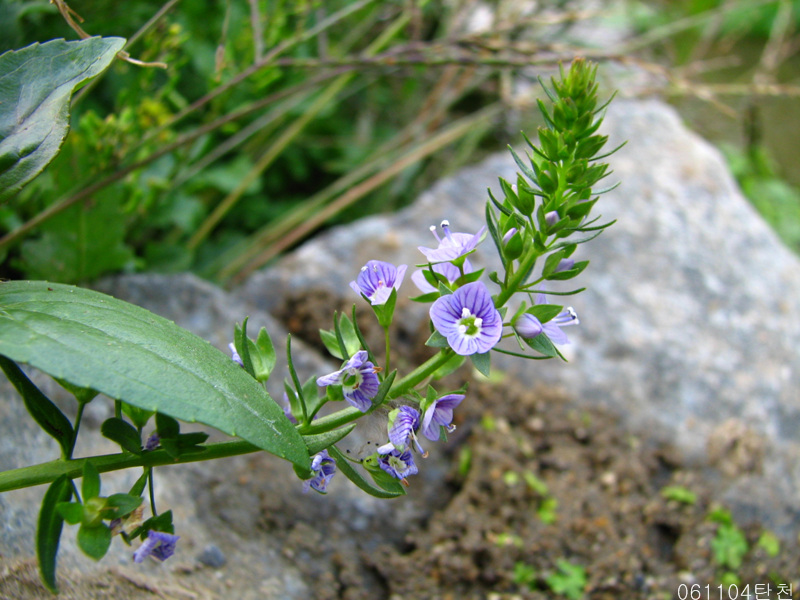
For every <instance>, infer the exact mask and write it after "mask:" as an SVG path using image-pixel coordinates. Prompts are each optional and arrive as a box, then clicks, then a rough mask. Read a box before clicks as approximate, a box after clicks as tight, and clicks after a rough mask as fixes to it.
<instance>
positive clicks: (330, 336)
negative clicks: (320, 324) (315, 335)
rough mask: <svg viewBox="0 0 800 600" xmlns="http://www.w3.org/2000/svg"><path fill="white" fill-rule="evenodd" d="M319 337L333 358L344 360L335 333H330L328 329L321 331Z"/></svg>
mask: <svg viewBox="0 0 800 600" xmlns="http://www.w3.org/2000/svg"><path fill="white" fill-rule="evenodd" d="M319 337H320V339H321V340H322V343H323V344H325V347H326V348H327V349H328V352H329V353H330V354H331V356H333V357H335V358H338V359H339V360H343V358H342V351H341V350H340V349H339V341H338V340H337V339H336V334H335V333H334V332H332V331H328V330H327V329H320V330H319Z"/></svg>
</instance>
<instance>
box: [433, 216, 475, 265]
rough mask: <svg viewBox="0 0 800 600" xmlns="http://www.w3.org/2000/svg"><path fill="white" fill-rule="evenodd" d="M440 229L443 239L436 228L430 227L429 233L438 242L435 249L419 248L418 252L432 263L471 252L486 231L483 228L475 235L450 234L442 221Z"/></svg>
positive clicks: (446, 260)
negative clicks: (442, 231) (442, 232)
mask: <svg viewBox="0 0 800 600" xmlns="http://www.w3.org/2000/svg"><path fill="white" fill-rule="evenodd" d="M441 227H442V229H443V230H444V237H443V238H440V237H439V235H438V234H437V233H436V227H435V226H433V225H432V226H431V232H432V233H433V235H434V237H435V238H436V241H437V242H439V245H438V246H437V247H436V248H426V247H424V246H419V251H420V252H422V253H423V254H424V255H425V258H427V259H428V261H429V262H432V263H439V262H448V261H451V260H455V259H456V258H458V257H460V256H464V255H465V254H467V253H469V252H472V251H473V250H474V249H475V247H476V246H477V245H478V243H479V242H480V241H481V238H482V237H483V234H484V232H485V231H486V226H483V227H481V228H480V230H479V231H478V233H476V234H471V233H456V232H452V231H450V223H449V222H448V221H442V225H441Z"/></svg>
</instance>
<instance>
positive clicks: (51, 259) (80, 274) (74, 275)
mask: <svg viewBox="0 0 800 600" xmlns="http://www.w3.org/2000/svg"><path fill="white" fill-rule="evenodd" d="M123 202H124V200H123V198H122V197H121V196H120V192H119V190H118V189H117V188H113V187H110V188H106V189H104V190H102V191H100V192H98V193H96V194H94V195H93V197H92V202H85V203H78V204H76V205H74V206H71V207H70V208H68V209H66V210H64V211H62V212H60V213H58V214H56V215H54V216H53V217H51V218H50V219H48V220H47V221H45V222H44V223H42V225H41V226H40V228H39V230H40V233H41V235H40V236H37V237H35V238H31V239H27V240H25V241H24V242H23V244H22V246H21V247H20V259H19V260H18V261H14V263H13V264H14V265H15V266H17V267H18V268H20V269H23V270H24V272H25V273H26V276H27V277H28V279H50V280H56V281H60V282H62V283H77V282H80V281H86V280H90V279H95V278H96V277H98V276H99V275H101V274H102V273H107V272H109V271H116V270H120V269H122V268H124V267H125V266H126V265H129V264H130V263H131V261H133V251H132V250H131V248H130V247H128V246H127V245H126V244H125V237H126V227H127V224H126V221H127V219H126V215H125V209H124V205H123Z"/></svg>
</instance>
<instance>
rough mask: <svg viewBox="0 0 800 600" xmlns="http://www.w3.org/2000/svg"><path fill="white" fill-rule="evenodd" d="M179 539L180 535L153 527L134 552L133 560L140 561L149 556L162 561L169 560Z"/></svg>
mask: <svg viewBox="0 0 800 600" xmlns="http://www.w3.org/2000/svg"><path fill="white" fill-rule="evenodd" d="M179 539H180V536H179V535H172V534H171V533H165V532H163V531H153V530H152V529H151V530H150V531H148V532H147V539H146V540H145V541H144V542H142V545H141V546H139V548H138V550H136V552H134V553H133V562H135V563H140V562H142V561H143V560H144V559H145V558H147V557H148V556H152V557H153V558H157V559H158V560H161V561H164V560H167V559H168V558H169V557H170V556H172V555H173V554H174V553H175V544H176V543H177V542H178V540H179Z"/></svg>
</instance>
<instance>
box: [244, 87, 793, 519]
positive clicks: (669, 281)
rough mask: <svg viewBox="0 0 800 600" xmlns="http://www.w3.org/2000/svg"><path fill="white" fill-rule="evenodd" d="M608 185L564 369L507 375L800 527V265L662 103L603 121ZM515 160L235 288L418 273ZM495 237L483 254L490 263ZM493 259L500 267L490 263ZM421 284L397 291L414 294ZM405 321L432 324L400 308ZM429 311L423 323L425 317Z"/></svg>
mask: <svg viewBox="0 0 800 600" xmlns="http://www.w3.org/2000/svg"><path fill="white" fill-rule="evenodd" d="M604 128H605V132H606V133H607V134H608V135H609V136H610V146H611V147H613V146H616V145H618V144H620V143H622V142H623V141H626V140H627V142H628V144H627V145H626V146H625V147H624V148H623V149H621V150H620V151H619V152H618V153H617V154H615V155H613V156H612V157H611V158H610V162H611V164H612V168H613V169H614V174H613V175H612V176H611V181H612V182H614V181H621V182H622V185H621V186H620V187H619V188H618V189H616V190H614V191H613V192H611V193H609V194H607V195H604V196H603V197H602V198H601V200H600V202H599V203H598V212H599V213H601V214H602V215H603V216H604V217H605V219H616V220H617V223H616V224H615V225H614V226H613V227H612V228H610V229H609V230H607V231H606V232H605V233H604V234H603V235H602V236H601V237H600V238H599V239H596V240H594V241H592V242H591V243H589V244H586V245H584V246H581V247H580V249H579V251H578V252H579V256H580V258H589V259H591V261H592V264H591V265H590V267H589V269H588V271H587V272H585V273H584V274H583V275H582V276H581V278H580V279H579V280H577V283H578V284H579V285H581V286H586V287H587V288H588V289H587V291H586V292H585V293H583V294H581V295H579V296H577V297H575V298H574V299H573V300H572V301H571V302H572V304H573V305H574V307H575V308H576V310H577V311H578V313H579V315H580V317H581V325H580V327H578V328H573V329H571V330H569V335H570V338H571V339H572V340H573V343H572V344H571V346H568V347H566V350H568V356H569V357H570V362H569V363H568V364H560V363H557V362H555V361H550V362H548V363H546V364H542V363H533V364H531V363H527V362H522V361H518V360H508V359H507V357H498V360H497V361H496V363H495V364H496V365H497V366H499V367H500V368H501V369H506V370H508V372H509V374H510V376H513V377H518V378H520V379H521V380H523V381H526V382H529V383H531V384H534V383H542V382H546V383H549V384H551V385H558V386H562V387H563V388H564V389H565V390H566V391H567V392H568V393H569V394H570V395H572V396H574V397H576V398H577V399H578V401H580V402H586V403H590V404H599V405H603V406H606V407H609V408H612V409H613V410H615V411H616V412H618V414H619V415H620V418H622V419H625V420H627V422H628V423H629V424H630V425H631V426H632V427H635V428H637V429H639V430H642V429H643V428H646V429H647V430H648V431H649V433H650V435H652V436H654V437H656V438H660V439H663V440H671V441H674V442H675V443H676V444H677V445H678V446H679V447H680V448H681V449H683V450H684V451H685V453H686V455H687V456H688V457H690V458H697V459H709V460H711V461H712V462H714V463H715V464H717V465H718V466H719V467H720V468H721V470H722V472H724V473H727V474H729V475H735V477H734V478H733V479H732V480H731V483H730V493H729V494H728V500H729V501H730V502H731V503H732V504H734V505H735V508H736V509H737V511H738V513H739V515H740V516H748V515H749V514H751V513H754V514H756V515H758V516H760V517H761V518H764V519H766V520H767V522H768V523H770V524H772V525H773V526H775V527H777V528H779V529H780V528H783V527H785V526H791V527H793V528H795V529H796V528H797V527H798V526H800V518H798V515H800V513H798V511H797V509H796V508H795V507H797V506H800V393H799V392H798V387H797V384H798V381H799V380H800V353H799V352H798V348H800V319H799V318H798V317H797V315H798V314H800V262H799V261H798V259H797V257H796V256H794V255H793V254H791V253H790V252H789V251H788V250H787V249H786V248H785V247H784V246H783V245H782V244H781V242H780V241H779V240H778V239H777V237H776V236H775V235H774V233H773V232H772V231H771V230H770V228H769V227H768V226H767V225H766V224H765V223H764V221H763V220H762V219H761V218H760V217H759V216H758V215H757V214H756V213H755V212H754V210H753V209H752V208H751V206H750V205H749V203H748V202H747V201H746V199H745V198H743V196H742V194H741V192H740V191H739V190H738V188H737V186H736V185H735V182H734V181H733V180H732V178H731V175H730V174H729V172H728V170H727V168H726V165H725V163H724V161H723V158H722V157H721V155H720V153H719V152H718V151H717V150H715V149H714V148H713V147H712V146H710V145H709V144H708V143H706V142H705V141H704V140H702V139H700V138H699V137H698V136H697V135H695V134H693V133H692V132H690V131H688V130H687V129H686V128H685V127H684V126H683V125H682V123H681V121H680V118H679V117H678V115H677V114H676V113H675V112H674V111H673V110H672V109H671V108H670V107H668V106H666V105H664V104H663V103H661V102H658V101H633V100H617V101H615V102H614V103H612V105H611V107H610V109H609V111H608V114H607V117H606V121H605V124H604ZM515 171H516V166H515V165H514V163H513V161H512V160H511V158H510V157H509V156H508V155H507V154H500V155H496V156H493V157H491V158H489V159H488V160H486V161H484V162H483V163H482V164H480V165H478V166H475V167H473V168H468V169H464V170H462V171H460V172H459V173H458V174H456V175H455V176H453V177H450V178H448V179H445V180H443V181H440V182H438V183H437V184H436V185H434V186H433V187H432V188H431V189H430V190H429V191H427V192H426V193H424V194H423V195H422V196H421V197H420V199H419V200H418V201H417V202H416V203H415V204H413V205H412V206H410V207H408V208H407V209H406V210H403V211H401V212H400V213H398V214H396V215H390V216H376V217H370V218H367V219H363V220H361V221H359V222H356V223H353V224H351V225H348V226H345V227H337V228H334V229H332V230H330V231H328V232H326V233H325V234H323V235H320V236H318V237H316V238H315V239H313V240H311V241H310V242H308V243H306V244H304V245H303V246H302V247H301V248H299V249H298V250H296V251H295V252H294V253H292V254H291V255H289V256H287V257H285V258H284V259H283V260H282V261H280V262H279V264H278V265H277V266H275V267H273V268H270V269H267V270H265V271H263V272H261V273H259V274H257V275H255V276H253V277H252V278H251V279H250V280H249V281H248V282H247V283H246V284H245V285H244V286H243V287H242V289H241V291H240V295H241V296H242V298H243V299H244V300H245V301H247V302H249V303H250V304H251V305H253V306H259V307H263V308H266V309H267V310H271V309H274V308H276V307H277V305H278V304H280V302H281V297H280V296H275V295H274V294H271V293H270V292H269V291H268V290H275V289H282V290H285V291H286V292H285V293H291V292H292V291H293V290H294V291H297V290H309V289H323V290H327V291H328V292H332V293H334V294H339V295H342V296H346V297H349V298H352V299H353V300H355V296H354V295H353V294H352V293H351V292H350V290H349V288H348V287H347V282H349V281H350V280H352V279H354V277H355V275H356V273H357V271H358V268H359V267H360V266H361V265H363V264H364V263H365V262H366V261H367V260H369V259H380V260H387V261H390V262H394V263H396V264H397V263H405V264H409V265H413V264H415V263H418V262H420V261H421V259H422V256H421V254H419V253H418V251H417V250H416V247H417V246H418V245H426V246H427V245H431V244H432V243H433V239H432V238H431V237H430V234H429V232H428V227H429V226H430V225H431V224H436V223H438V222H439V221H440V220H441V219H443V218H447V219H449V220H450V222H451V225H452V226H453V228H454V230H456V231H475V230H477V228H478V227H479V226H480V225H481V224H482V215H483V205H484V203H485V201H486V199H487V195H486V191H485V190H486V188H487V186H491V187H493V188H494V189H495V191H496V193H497V191H498V187H499V186H498V185H497V184H496V182H497V177H498V176H502V177H504V178H506V179H507V180H509V181H513V180H514V178H515ZM493 252H494V250H493V248H491V243H489V242H487V243H486V244H485V245H484V246H483V247H482V248H480V251H479V260H480V259H481V258H482V259H483V260H485V261H486V262H487V264H488V265H489V266H490V268H496V264H497V263H496V261H494V259H493V258H491V257H490V255H491V254H492V253H493ZM493 261H494V262H493ZM412 288H413V285H412V284H411V283H407V284H405V285H404V288H403V290H404V291H405V292H406V293H408V294H409V295H413V293H414V292H413V291H412ZM404 310H405V311H406V312H405V313H404V314H405V315H411V316H406V317H404V318H405V319H414V318H417V317H419V316H424V311H421V309H420V307H419V306H417V305H414V306H404ZM421 312H422V314H421Z"/></svg>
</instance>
